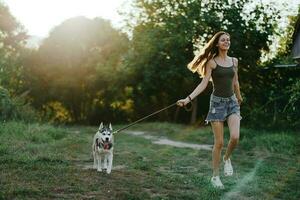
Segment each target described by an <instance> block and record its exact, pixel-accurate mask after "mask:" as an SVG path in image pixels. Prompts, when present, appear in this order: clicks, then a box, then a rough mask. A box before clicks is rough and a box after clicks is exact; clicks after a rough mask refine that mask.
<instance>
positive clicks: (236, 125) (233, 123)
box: [224, 114, 240, 160]
mask: <svg viewBox="0 0 300 200" xmlns="http://www.w3.org/2000/svg"><path fill="white" fill-rule="evenodd" d="M227 123H228V128H229V131H230V140H229V143H228V146H227V149H226V152H225V155H224V159H225V160H227V159H228V158H230V155H231V153H232V151H233V150H234V149H235V147H236V145H237V144H238V142H239V138H240V117H239V116H238V115H236V114H232V115H230V116H229V117H228V120H227Z"/></svg>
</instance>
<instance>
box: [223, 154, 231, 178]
mask: <svg viewBox="0 0 300 200" xmlns="http://www.w3.org/2000/svg"><path fill="white" fill-rule="evenodd" d="M223 162H224V175H225V176H232V175H233V168H232V165H231V161H230V159H229V158H228V159H227V160H224V156H223Z"/></svg>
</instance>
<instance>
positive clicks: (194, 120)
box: [190, 97, 198, 124]
mask: <svg viewBox="0 0 300 200" xmlns="http://www.w3.org/2000/svg"><path fill="white" fill-rule="evenodd" d="M197 99H198V98H197V97H196V98H195V99H194V100H193V108H192V115H191V120H190V124H194V123H195V122H196V120H197V107H198V103H197Z"/></svg>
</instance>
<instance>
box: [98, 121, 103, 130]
mask: <svg viewBox="0 0 300 200" xmlns="http://www.w3.org/2000/svg"><path fill="white" fill-rule="evenodd" d="M102 128H103V122H101V124H100V126H99V130H101V129H102Z"/></svg>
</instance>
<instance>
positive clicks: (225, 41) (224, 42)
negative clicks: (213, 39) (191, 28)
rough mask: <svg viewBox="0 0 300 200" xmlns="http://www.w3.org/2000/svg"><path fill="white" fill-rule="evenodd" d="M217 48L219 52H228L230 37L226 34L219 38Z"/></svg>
mask: <svg viewBox="0 0 300 200" xmlns="http://www.w3.org/2000/svg"><path fill="white" fill-rule="evenodd" d="M217 47H218V48H219V49H220V50H228V49H229V47H230V37H229V35H227V34H223V35H221V36H220V38H219V41H218V44H217Z"/></svg>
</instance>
